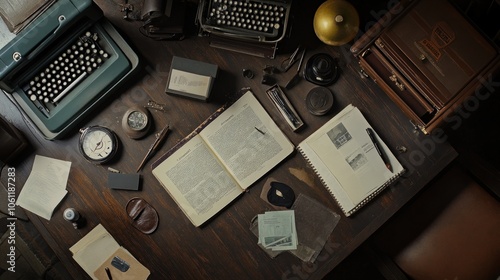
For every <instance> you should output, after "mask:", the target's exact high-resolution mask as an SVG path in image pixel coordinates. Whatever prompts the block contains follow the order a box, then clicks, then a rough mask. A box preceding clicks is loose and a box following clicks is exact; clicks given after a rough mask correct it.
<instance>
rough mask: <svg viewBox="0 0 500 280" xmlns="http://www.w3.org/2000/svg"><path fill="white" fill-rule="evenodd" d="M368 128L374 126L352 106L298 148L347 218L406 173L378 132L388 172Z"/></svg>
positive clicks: (377, 139)
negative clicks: (387, 161)
mask: <svg viewBox="0 0 500 280" xmlns="http://www.w3.org/2000/svg"><path fill="white" fill-rule="evenodd" d="M367 128H371V126H370V124H369V123H368V121H367V120H366V119H365V118H364V116H363V115H362V114H361V112H360V111H359V109H358V108H356V107H354V106H352V105H349V106H347V107H346V108H345V109H344V110H342V111H341V112H340V113H339V114H337V115H336V116H335V117H333V118H332V119H331V120H329V121H328V122H327V123H325V124H324V125H323V126H322V127H320V128H319V129H318V130H317V131H315V132H313V133H312V134H311V135H310V136H309V137H307V138H306V139H305V140H304V141H302V142H301V143H300V144H299V145H298V146H297V149H298V150H299V151H300V153H301V154H302V155H303V156H304V158H305V159H306V160H307V161H308V163H309V164H310V165H311V166H312V168H313V169H314V171H315V172H316V174H317V175H318V176H319V177H320V179H321V182H322V183H323V185H324V186H325V187H326V189H327V190H328V191H329V192H330V193H331V194H332V196H333V197H334V199H335V200H336V201H337V203H338V204H339V206H340V208H341V209H342V211H343V212H344V214H345V215H346V216H350V215H352V214H353V213H354V212H356V211H357V210H358V209H359V208H361V207H362V206H363V205H365V204H366V203H367V202H368V201H370V200H371V199H372V198H373V197H374V196H376V195H377V194H378V193H380V192H381V191H382V190H383V189H385V188H386V187H387V186H388V185H390V184H391V183H392V182H393V181H394V180H396V179H397V178H398V177H399V176H401V174H403V173H404V168H403V166H402V165H401V164H400V163H399V161H398V160H397V158H396V157H395V156H394V154H393V153H392V152H391V150H390V149H389V148H388V147H387V145H386V144H385V143H384V142H383V141H382V140H381V139H380V137H378V135H377V134H376V132H375V133H374V134H375V135H374V136H375V138H376V139H375V140H376V143H377V144H378V146H379V147H380V149H381V150H382V153H383V154H384V155H385V156H386V157H387V159H388V160H389V162H390V165H391V169H392V171H391V170H389V169H388V168H387V166H386V163H384V160H383V159H382V157H381V156H380V155H379V153H378V152H377V149H376V147H375V145H374V143H373V141H372V140H371V139H370V136H369V135H368V133H367V131H366V129H367Z"/></svg>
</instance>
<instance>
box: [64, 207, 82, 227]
mask: <svg viewBox="0 0 500 280" xmlns="http://www.w3.org/2000/svg"><path fill="white" fill-rule="evenodd" d="M63 217H64V219H65V220H66V221H68V222H71V223H73V227H74V228H75V229H78V228H79V227H80V221H81V216H80V213H78V211H76V210H75V209H74V208H66V210H64V213H63Z"/></svg>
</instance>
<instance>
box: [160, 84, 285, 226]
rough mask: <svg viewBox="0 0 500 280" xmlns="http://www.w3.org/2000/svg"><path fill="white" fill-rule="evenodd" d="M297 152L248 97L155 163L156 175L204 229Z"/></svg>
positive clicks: (260, 106) (244, 96) (203, 125)
mask: <svg viewBox="0 0 500 280" xmlns="http://www.w3.org/2000/svg"><path fill="white" fill-rule="evenodd" d="M219 113H220V114H219ZM293 150H294V146H293V144H292V143H291V142H290V141H289V140H288V138H287V137H286V136H285V135H284V134H283V132H282V131H281V130H280V129H279V128H278V126H277V125H276V124H275V123H274V121H273V120H272V119H271V117H270V116H269V114H268V113H267V112H266V111H265V110H264V108H263V107H262V105H261V104H260V103H259V101H258V100H257V99H256V98H255V96H254V95H253V93H252V92H250V91H247V92H246V93H245V94H244V95H243V96H242V97H241V98H239V99H238V100H237V101H236V102H235V103H234V104H232V105H231V106H230V107H228V108H227V109H224V110H222V112H217V113H216V115H214V116H212V117H211V118H209V119H208V120H207V121H205V122H204V123H203V124H202V125H201V126H200V127H199V128H198V129H197V130H195V131H194V132H193V133H191V134H190V135H189V136H188V137H186V139H184V141H181V142H180V143H179V144H178V145H176V146H175V147H174V148H172V149H171V151H169V152H167V153H166V154H165V155H163V156H162V157H161V158H160V159H159V160H158V161H156V162H155V163H153V165H152V167H153V175H154V176H155V177H156V178H157V179H158V181H160V183H161V184H162V185H163V187H164V188H165V190H167V192H168V193H169V194H170V196H172V198H173V199H174V200H175V201H176V203H177V204H178V205H179V207H180V208H181V209H182V210H183V211H184V213H185V214H186V216H187V217H188V218H189V219H190V220H191V222H192V223H193V224H194V225H195V226H200V225H201V224H203V223H204V222H205V221H207V220H208V219H209V218H211V217H212V216H213V215H215V214H216V213H217V212H219V211H220V210H221V209H222V208H224V207H225V206H226V205H227V204H229V203H230V202H231V201H232V200H233V199H235V198H236V197H237V196H238V195H239V194H241V193H242V192H243V191H244V190H245V189H246V188H248V187H250V185H252V184H253V183H254V182H255V181H257V180H258V179H259V178H260V177H262V176H263V175H264V174H266V173H267V172H268V171H269V170H271V169H272V168H273V167H274V166H276V165H277V164H278V163H280V162H281V161H282V160H283V159H285V158H286V157H287V156H288V155H289V154H291V153H292V152H293Z"/></svg>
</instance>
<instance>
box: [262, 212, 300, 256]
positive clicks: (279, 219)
mask: <svg viewBox="0 0 500 280" xmlns="http://www.w3.org/2000/svg"><path fill="white" fill-rule="evenodd" d="M257 217H258V223H259V242H258V244H261V245H262V246H264V248H266V249H271V250H273V251H284V250H295V249H297V243H298V242H297V230H296V227H295V212H294V210H285V211H273V212H266V213H265V214H260V215H258V216H257Z"/></svg>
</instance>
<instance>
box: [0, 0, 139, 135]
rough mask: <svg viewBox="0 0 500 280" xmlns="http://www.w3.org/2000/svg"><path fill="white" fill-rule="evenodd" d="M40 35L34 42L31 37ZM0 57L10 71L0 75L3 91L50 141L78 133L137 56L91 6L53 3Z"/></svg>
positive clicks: (62, 1)
mask: <svg viewBox="0 0 500 280" xmlns="http://www.w3.org/2000/svg"><path fill="white" fill-rule="evenodd" d="M83 2H85V3H84V4H82V3H83ZM78 5H83V6H84V7H85V8H84V9H82V8H81V7H78ZM75 7H78V8H75ZM61 14H62V15H64V16H61ZM61 19H63V20H61ZM54 22H55V24H52V23H54ZM40 33H42V34H41V36H40V40H39V41H35V42H33V41H32V38H33V36H34V35H33V34H40ZM44 33H46V34H47V35H48V36H43V34H44ZM53 34H56V35H58V36H54V35H53ZM30 39H31V41H28V40H30ZM27 42H28V43H27ZM26 46H30V47H29V48H27V47H26ZM24 48H25V49H24ZM12 50H18V52H19V53H20V55H19V56H20V57H21V59H20V60H18V61H12V62H11V61H9V60H8V59H9V58H11V57H12V55H10V56H9V53H10V52H12ZM23 52H24V54H23ZM0 56H1V58H2V60H3V62H4V64H5V65H7V67H6V68H5V69H0V74H1V81H0V86H1V87H2V89H3V90H4V92H5V93H6V96H7V97H8V98H9V99H10V100H11V101H12V102H13V103H14V104H15V105H16V106H17V107H18V109H19V110H20V111H21V113H22V114H23V115H24V116H25V117H26V118H27V119H28V120H30V121H31V123H32V124H33V125H34V126H35V127H36V128H37V129H38V130H39V132H41V134H42V135H43V136H44V137H45V138H46V139H50V140H52V139H58V138H61V137H63V136H64V135H65V134H66V133H67V132H68V131H69V130H71V129H73V128H75V127H76V125H77V124H78V122H79V121H80V120H82V119H83V118H84V117H85V116H87V115H88V114H89V113H90V112H91V110H93V109H94V108H95V107H96V106H97V105H98V104H100V103H102V101H103V100H104V99H105V97H107V96H109V95H111V93H112V92H114V89H116V88H117V87H118V86H119V85H120V84H121V83H122V82H123V81H124V80H125V79H126V78H127V77H129V76H130V75H131V74H132V73H133V72H134V70H135V69H136V67H137V65H138V57H137V55H136V54H135V52H134V51H133V50H132V49H131V48H130V46H129V45H128V44H127V43H126V42H125V41H124V39H123V38H122V37H121V36H120V35H119V33H118V32H117V30H116V29H115V28H114V27H113V26H112V25H111V24H110V23H109V22H108V21H107V20H106V19H105V18H104V17H102V12H101V11H100V9H99V8H98V7H97V6H96V5H95V4H93V3H92V1H91V0H84V1H76V0H75V1H73V0H59V1H57V2H55V3H54V4H53V5H52V6H51V7H50V8H49V9H48V10H47V11H46V12H44V14H43V15H42V16H41V17H40V18H39V19H37V20H36V21H35V22H33V23H31V25H30V26H29V27H28V28H26V30H24V31H22V32H21V33H19V34H18V35H17V36H16V38H15V39H14V40H13V41H12V42H11V43H9V44H8V45H7V46H5V47H4V48H3V49H2V50H1V51H0ZM5 61H8V63H5Z"/></svg>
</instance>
